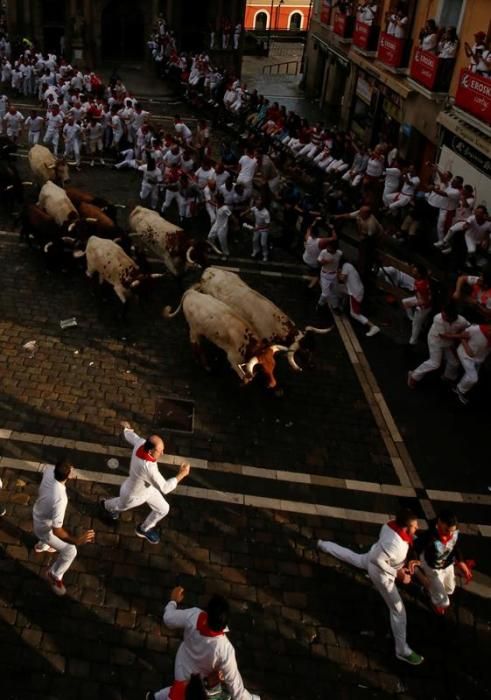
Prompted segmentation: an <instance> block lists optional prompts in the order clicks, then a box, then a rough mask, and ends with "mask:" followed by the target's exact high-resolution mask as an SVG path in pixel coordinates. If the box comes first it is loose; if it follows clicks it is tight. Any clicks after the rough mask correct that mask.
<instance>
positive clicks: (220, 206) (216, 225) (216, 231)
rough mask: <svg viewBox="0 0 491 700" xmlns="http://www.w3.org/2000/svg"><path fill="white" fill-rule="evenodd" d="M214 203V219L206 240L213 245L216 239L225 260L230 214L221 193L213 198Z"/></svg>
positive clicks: (227, 249) (228, 253)
mask: <svg viewBox="0 0 491 700" xmlns="http://www.w3.org/2000/svg"><path fill="white" fill-rule="evenodd" d="M215 202H216V218H215V221H214V222H213V224H212V227H211V229H210V232H209V234H208V240H209V241H211V242H212V243H214V241H215V240H216V239H217V238H218V242H219V243H220V248H221V249H222V254H223V256H224V257H226V258H227V257H228V256H229V255H230V250H229V248H228V222H229V218H230V216H231V215H232V212H231V211H230V209H229V207H228V206H227V205H226V204H225V199H224V197H223V194H221V192H218V194H217V195H216V196H215Z"/></svg>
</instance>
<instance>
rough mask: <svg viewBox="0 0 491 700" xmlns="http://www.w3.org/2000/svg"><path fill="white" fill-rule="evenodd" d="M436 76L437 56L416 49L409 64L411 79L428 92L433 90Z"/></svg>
mask: <svg viewBox="0 0 491 700" xmlns="http://www.w3.org/2000/svg"><path fill="white" fill-rule="evenodd" d="M437 74H438V56H437V55H436V54H434V53H431V51H423V50H422V49H416V51H415V52H414V57H413V62H412V63H411V73H410V75H411V78H413V80H416V81H417V82H418V83H421V85H424V86H425V87H426V88H428V90H433V88H434V87H435V83H436V79H437Z"/></svg>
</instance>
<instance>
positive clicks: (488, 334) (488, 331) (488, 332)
mask: <svg viewBox="0 0 491 700" xmlns="http://www.w3.org/2000/svg"><path fill="white" fill-rule="evenodd" d="M479 330H480V331H481V333H482V334H483V336H484V337H485V338H486V340H487V341H488V345H490V346H491V326H490V325H489V323H482V324H481V325H480V326H479Z"/></svg>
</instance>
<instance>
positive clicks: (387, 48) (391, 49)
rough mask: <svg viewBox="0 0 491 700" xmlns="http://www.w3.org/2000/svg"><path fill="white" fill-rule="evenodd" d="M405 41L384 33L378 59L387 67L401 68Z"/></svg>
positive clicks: (379, 45)
mask: <svg viewBox="0 0 491 700" xmlns="http://www.w3.org/2000/svg"><path fill="white" fill-rule="evenodd" d="M404 42H405V40H404V39H398V38H397V37H395V36H392V35H391V34H386V33H385V32H382V34H381V35H380V41H379V44H378V52H377V58H378V60H379V61H381V62H382V63H385V65H386V66H392V68H399V67H400V66H401V64H402V54H403V51H404Z"/></svg>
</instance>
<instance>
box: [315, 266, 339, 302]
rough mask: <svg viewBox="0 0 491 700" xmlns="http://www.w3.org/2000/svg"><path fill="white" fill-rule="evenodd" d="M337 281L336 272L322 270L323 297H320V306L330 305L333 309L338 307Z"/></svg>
mask: <svg viewBox="0 0 491 700" xmlns="http://www.w3.org/2000/svg"><path fill="white" fill-rule="evenodd" d="M337 281H338V277H337V274H336V272H322V270H321V276H320V283H321V295H320V297H319V301H318V302H317V303H318V305H319V306H325V305H326V304H329V306H332V307H333V308H336V307H337V305H338V295H337V289H336V287H337Z"/></svg>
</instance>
